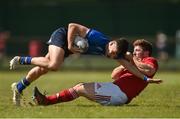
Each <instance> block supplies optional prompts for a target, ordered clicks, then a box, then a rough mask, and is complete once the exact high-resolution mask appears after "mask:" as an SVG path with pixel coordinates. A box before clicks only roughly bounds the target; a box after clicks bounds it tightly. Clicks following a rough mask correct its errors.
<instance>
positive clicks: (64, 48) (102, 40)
mask: <svg viewBox="0 0 180 119" xmlns="http://www.w3.org/2000/svg"><path fill="white" fill-rule="evenodd" d="M77 35H78V36H80V37H82V38H85V39H87V40H88V44H89V47H88V49H87V51H86V52H84V53H82V54H88V55H103V56H106V57H109V58H112V59H115V60H117V61H118V62H119V63H121V64H122V65H123V66H124V67H126V68H127V69H128V70H129V71H130V72H132V73H133V74H135V75H136V76H137V77H140V78H141V79H144V80H147V79H148V78H147V77H146V76H145V75H143V74H142V73H141V72H139V70H137V68H136V67H135V66H133V65H132V64H130V63H129V62H128V61H127V60H125V59H123V58H122V57H123V55H124V54H126V51H127V50H128V42H127V40H126V39H124V38H119V39H110V38H109V37H107V36H106V35H104V34H103V33H101V32H99V31H96V30H94V29H91V28H87V27H85V26H82V25H80V24H76V23H70V24H69V25H68V28H64V27H61V28H59V29H57V30H55V31H54V32H53V34H52V35H51V37H50V40H49V41H48V42H47V43H48V44H49V47H48V53H47V55H46V56H45V57H29V56H26V57H22V56H15V57H14V58H13V59H12V60H11V61H10V69H14V68H15V66H16V65H17V64H20V65H35V67H34V68H32V69H31V70H30V71H29V72H28V74H27V75H26V76H25V77H23V78H22V79H21V80H20V81H19V82H15V83H13V84H12V85H11V88H12V91H13V102H14V104H15V105H17V106H19V105H20V100H21V94H22V92H23V90H24V89H25V88H26V87H27V86H29V85H30V84H31V83H32V82H33V81H35V80H36V79H38V78H39V77H40V76H42V75H43V74H46V73H47V72H48V71H57V70H58V68H59V67H60V66H61V65H62V63H63V61H64V59H65V58H66V57H68V56H69V55H70V54H74V53H78V52H79V49H78V48H76V47H73V43H74V39H75V37H76V36H77Z"/></svg>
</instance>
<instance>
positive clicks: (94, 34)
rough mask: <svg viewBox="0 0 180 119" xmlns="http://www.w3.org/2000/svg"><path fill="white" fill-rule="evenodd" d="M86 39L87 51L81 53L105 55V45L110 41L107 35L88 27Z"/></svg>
mask: <svg viewBox="0 0 180 119" xmlns="http://www.w3.org/2000/svg"><path fill="white" fill-rule="evenodd" d="M86 39H87V40H88V43H89V48H88V50H87V52H85V53H83V54H87V55H88V54H89V55H105V53H106V45H107V44H108V43H109V42H110V39H109V37H107V36H106V35H104V34H102V33H101V32H99V31H96V30H94V29H90V30H89V32H88V33H87V35H86Z"/></svg>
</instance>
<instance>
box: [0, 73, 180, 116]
mask: <svg viewBox="0 0 180 119" xmlns="http://www.w3.org/2000/svg"><path fill="white" fill-rule="evenodd" d="M110 73H111V72H108V71H106V72H95V71H94V72H70V71H69V72H65V71H63V72H57V73H49V74H47V75H46V76H42V77H41V78H40V79H39V80H37V81H36V82H34V83H33V84H32V85H31V86H29V87H28V88H27V90H25V91H24V97H25V103H24V104H23V106H22V107H16V106H14V105H13V104H12V101H11V95H12V92H11V89H10V85H11V83H13V82H15V81H18V80H19V79H20V78H21V77H22V76H24V75H25V74H26V72H12V71H11V72H5V71H4V72H0V117H1V118H5V117H9V118H11V117H26V118H31V117H47V118H48V117H54V118H55V117H64V118H68V117H71V118H73V117H76V118H80V117H84V118H85V117H107V118H113V117H114V118H118V117H141V118H143V117H156V118H158V117H180V78H179V77H180V72H158V73H157V75H156V77H157V78H161V79H163V80H164V82H163V83H162V84H160V85H156V84H151V85H149V86H148V87H147V88H146V89H145V90H144V92H142V93H141V94H140V95H139V96H138V97H136V98H135V99H134V100H133V101H132V102H131V103H130V104H128V105H124V106H101V105H99V104H97V103H94V102H91V101H89V100H86V99H85V98H79V99H77V100H75V101H72V102H68V103H60V104H56V105H52V106H47V107H43V106H30V105H29V104H28V103H27V102H29V101H31V95H32V89H33V87H34V86H38V87H39V88H40V90H41V91H44V90H46V91H47V92H48V94H52V93H55V92H58V91H59V90H61V89H64V88H69V87H71V86H73V85H75V84H77V83H78V82H94V81H99V82H103V81H111V79H110Z"/></svg>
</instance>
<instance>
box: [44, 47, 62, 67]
mask: <svg viewBox="0 0 180 119" xmlns="http://www.w3.org/2000/svg"><path fill="white" fill-rule="evenodd" d="M64 53H65V52H64V49H63V48H61V47H58V46H55V45H49V52H48V54H47V57H49V59H50V63H51V64H52V65H56V66H59V65H61V63H62V62H63V60H64Z"/></svg>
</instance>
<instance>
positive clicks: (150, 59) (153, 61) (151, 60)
mask: <svg viewBox="0 0 180 119" xmlns="http://www.w3.org/2000/svg"><path fill="white" fill-rule="evenodd" d="M144 63H146V64H149V65H151V66H152V67H153V68H155V69H156V70H157V69H158V62H157V60H156V59H155V58H153V57H148V58H145V59H144Z"/></svg>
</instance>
